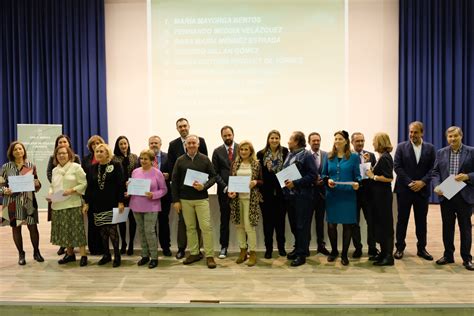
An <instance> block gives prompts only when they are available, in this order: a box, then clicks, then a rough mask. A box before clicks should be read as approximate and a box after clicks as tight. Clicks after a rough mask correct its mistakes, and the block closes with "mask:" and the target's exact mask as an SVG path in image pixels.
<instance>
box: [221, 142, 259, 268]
mask: <svg viewBox="0 0 474 316" xmlns="http://www.w3.org/2000/svg"><path fill="white" fill-rule="evenodd" d="M231 176H249V177H250V183H249V188H250V193H242V192H241V193H237V192H229V193H228V195H229V197H230V198H231V202H230V216H231V220H232V223H234V224H235V225H236V230H237V239H238V241H239V247H240V254H239V257H238V258H237V260H236V262H237V263H242V262H244V261H245V260H246V259H247V245H248V248H249V249H248V250H249V254H250V256H249V260H248V262H247V265H248V266H249V267H251V266H254V265H255V264H256V263H257V254H256V252H255V251H256V248H257V232H256V227H257V225H258V221H259V218H260V202H262V195H261V194H260V191H259V190H258V187H259V186H260V185H262V183H263V181H262V171H261V167H260V163H259V162H258V160H257V158H256V156H255V149H254V148H253V145H252V143H251V142H249V141H242V142H241V143H240V144H239V153H238V155H237V157H236V159H235V161H234V163H233V165H232V172H231Z"/></svg>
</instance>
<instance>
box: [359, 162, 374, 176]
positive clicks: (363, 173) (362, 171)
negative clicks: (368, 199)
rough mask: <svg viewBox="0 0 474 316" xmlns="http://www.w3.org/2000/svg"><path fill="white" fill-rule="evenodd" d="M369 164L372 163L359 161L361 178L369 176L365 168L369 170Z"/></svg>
mask: <svg viewBox="0 0 474 316" xmlns="http://www.w3.org/2000/svg"><path fill="white" fill-rule="evenodd" d="M371 166H372V164H371V163H370V162H365V163H361V164H360V165H359V169H360V175H361V177H362V180H364V179H368V178H369V176H367V170H370V167H371Z"/></svg>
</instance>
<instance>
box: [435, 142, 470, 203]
mask: <svg viewBox="0 0 474 316" xmlns="http://www.w3.org/2000/svg"><path fill="white" fill-rule="evenodd" d="M450 153H451V147H450V146H447V147H444V148H442V149H440V150H438V152H437V153H436V161H435V165H434V168H433V186H435V187H436V186H437V185H439V184H440V183H441V182H443V181H444V180H445V179H446V178H447V177H449V157H450ZM459 158H460V159H459V170H458V174H459V173H465V174H467V175H468V176H469V180H468V181H465V183H466V184H467V185H466V186H465V187H464V188H463V189H462V190H461V192H459V193H458V194H461V196H462V198H463V199H464V201H466V202H467V203H468V204H471V205H474V147H471V146H466V145H464V144H463V145H462V151H461V157H459ZM443 199H444V197H441V198H440V200H441V201H442V200H443Z"/></svg>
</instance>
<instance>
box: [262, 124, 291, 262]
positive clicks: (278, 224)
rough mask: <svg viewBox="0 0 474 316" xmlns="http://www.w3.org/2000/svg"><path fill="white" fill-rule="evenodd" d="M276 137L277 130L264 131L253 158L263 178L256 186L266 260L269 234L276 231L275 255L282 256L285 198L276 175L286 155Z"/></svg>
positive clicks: (270, 241)
mask: <svg viewBox="0 0 474 316" xmlns="http://www.w3.org/2000/svg"><path fill="white" fill-rule="evenodd" d="M280 140H281V135H280V132H279V131H277V130H271V131H270V132H269V133H268V136H267V144H266V145H265V148H263V149H262V150H260V151H259V152H258V153H257V159H258V161H259V162H260V166H261V168H262V177H263V185H262V186H261V187H260V191H261V192H262V195H263V202H262V203H261V204H260V205H261V207H262V220H263V235H264V236H265V249H266V251H265V258H266V259H270V258H271V257H272V252H273V233H275V234H276V240H277V245H278V254H279V255H280V256H286V250H285V219H286V209H285V206H284V205H285V200H284V198H283V191H282V189H281V187H280V183H279V182H278V179H277V177H276V174H277V173H278V172H280V171H281V170H282V169H283V163H284V162H285V159H286V156H288V148H286V147H283V146H281V144H280Z"/></svg>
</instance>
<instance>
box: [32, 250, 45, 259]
mask: <svg viewBox="0 0 474 316" xmlns="http://www.w3.org/2000/svg"><path fill="white" fill-rule="evenodd" d="M33 259H35V260H36V261H38V262H43V261H44V258H43V257H42V256H41V253H40V251H39V249H38V250H36V251H35V252H34V253H33Z"/></svg>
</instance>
